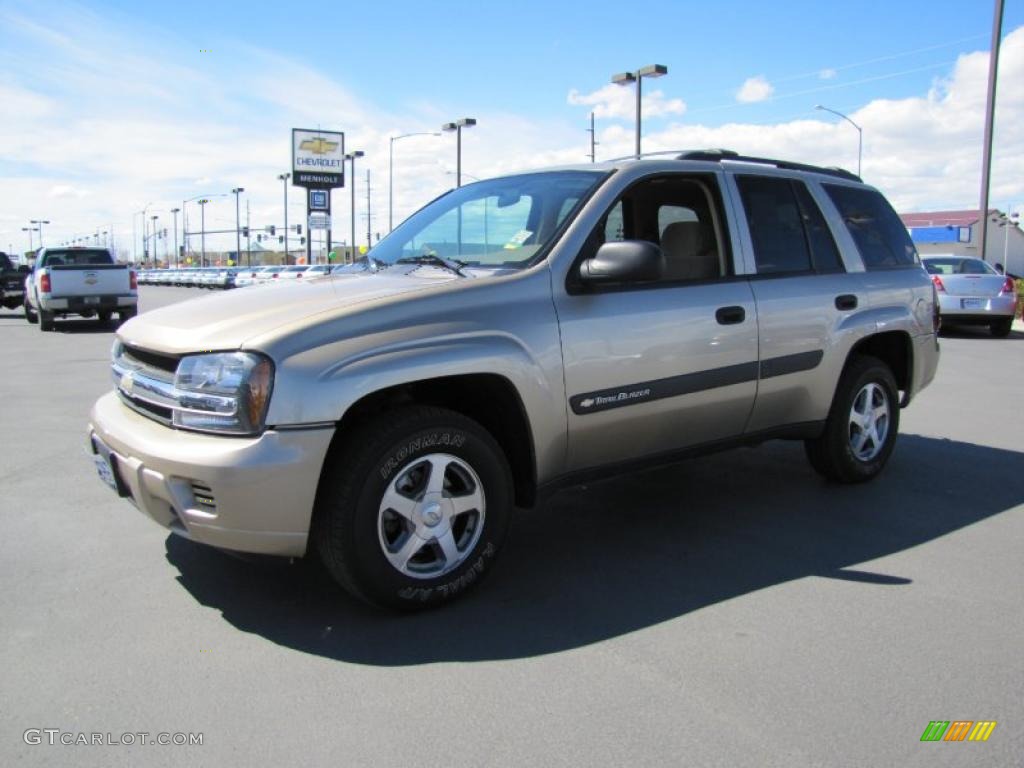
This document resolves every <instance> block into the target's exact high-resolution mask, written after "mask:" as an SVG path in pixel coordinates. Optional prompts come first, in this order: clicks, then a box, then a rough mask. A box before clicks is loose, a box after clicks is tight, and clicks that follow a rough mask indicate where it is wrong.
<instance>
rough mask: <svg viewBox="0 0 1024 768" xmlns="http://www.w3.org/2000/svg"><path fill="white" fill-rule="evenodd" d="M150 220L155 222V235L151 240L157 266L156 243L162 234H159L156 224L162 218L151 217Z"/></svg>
mask: <svg viewBox="0 0 1024 768" xmlns="http://www.w3.org/2000/svg"><path fill="white" fill-rule="evenodd" d="M149 218H150V219H151V220H152V221H153V234H151V235H150V240H151V241H152V243H153V263H154V264H156V262H157V252H156V241H157V239H158V237H159V234H160V233H159V232H157V229H156V222H157V219H159V218H160V217H159V216H150V217H149Z"/></svg>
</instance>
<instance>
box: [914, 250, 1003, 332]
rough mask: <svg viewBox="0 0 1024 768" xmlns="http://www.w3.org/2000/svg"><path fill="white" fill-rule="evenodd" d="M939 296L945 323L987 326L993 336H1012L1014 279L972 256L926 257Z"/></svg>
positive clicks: (923, 259) (927, 267)
mask: <svg viewBox="0 0 1024 768" xmlns="http://www.w3.org/2000/svg"><path fill="white" fill-rule="evenodd" d="M921 262H922V263H923V264H924V268H925V270H927V272H928V274H929V275H931V277H932V282H933V283H934V284H935V290H936V292H937V293H938V295H939V312H940V314H941V315H942V323H943V325H958V324H962V325H987V326H988V327H989V330H990V331H991V332H992V335H993V336H996V337H999V338H1003V337H1006V336H1009V335H1010V329H1011V328H1012V326H1013V316H1014V314H1015V312H1016V311H1017V288H1016V286H1015V285H1014V283H1013V278H1011V277H1006V276H1005V275H1001V274H999V273H998V272H996V270H995V269H993V268H992V267H991V266H990V265H988V264H986V263H985V262H984V261H982V260H981V259H976V258H973V257H971V256H924V257H922V258H921Z"/></svg>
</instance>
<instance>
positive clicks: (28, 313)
mask: <svg viewBox="0 0 1024 768" xmlns="http://www.w3.org/2000/svg"><path fill="white" fill-rule="evenodd" d="M22 306H23V307H24V308H25V319H26V320H28V321H29V323H31V324H32V325H35V324H36V323H38V322H39V315H37V314H36V311H35V310H34V309H32V307H30V306H29V305H28V302H27V301H26V302H25V303H24V304H23V305H22Z"/></svg>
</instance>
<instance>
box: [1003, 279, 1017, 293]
mask: <svg viewBox="0 0 1024 768" xmlns="http://www.w3.org/2000/svg"><path fill="white" fill-rule="evenodd" d="M999 292H1000V293H1016V292H1017V286H1016V285H1014V284H1013V278H1012V277H1008V278H1006V282H1005V283H1003V287H1002V290H1000V291H999Z"/></svg>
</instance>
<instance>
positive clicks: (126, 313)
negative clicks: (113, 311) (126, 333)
mask: <svg viewBox="0 0 1024 768" xmlns="http://www.w3.org/2000/svg"><path fill="white" fill-rule="evenodd" d="M137 314H138V310H137V309H135V307H132V308H131V309H121V310H118V313H117V321H118V325H120V324H121V323H124V322H126V321H128V320H131V319H132V318H133V317H135V315H137Z"/></svg>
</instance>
